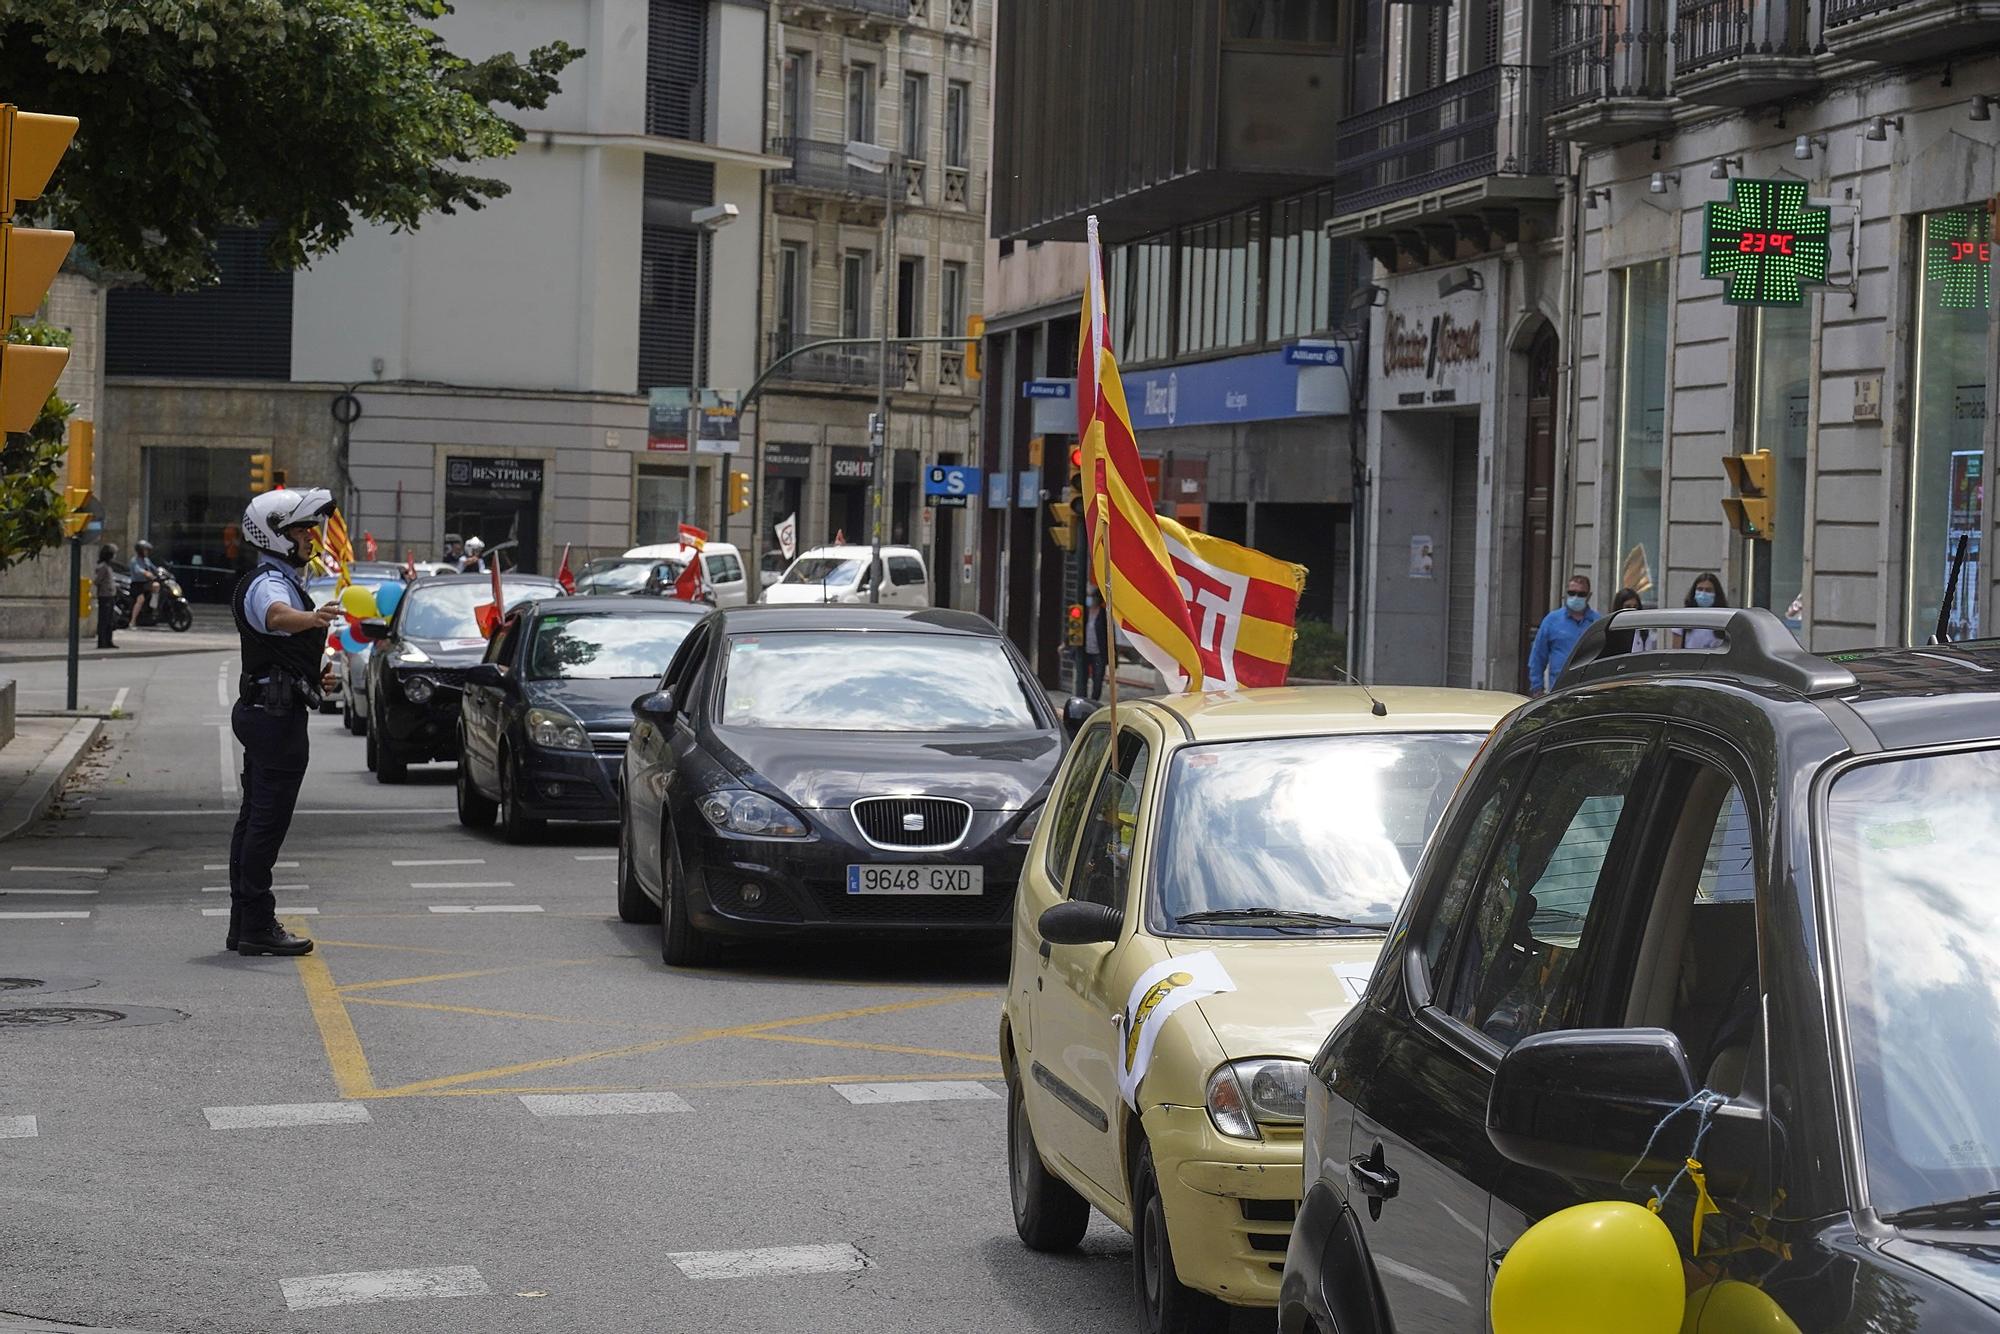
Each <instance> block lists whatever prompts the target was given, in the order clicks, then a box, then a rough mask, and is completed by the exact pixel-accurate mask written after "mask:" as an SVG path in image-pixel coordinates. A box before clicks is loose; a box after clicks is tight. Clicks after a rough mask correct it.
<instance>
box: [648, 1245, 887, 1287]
mask: <svg viewBox="0 0 2000 1334" xmlns="http://www.w3.org/2000/svg"><path fill="white" fill-rule="evenodd" d="M667 1261H668V1263H670V1264H671V1265H673V1267H674V1268H676V1269H678V1270H680V1271H681V1273H682V1275H683V1276H685V1277H687V1278H695V1279H707V1278H781V1277H784V1276H786V1275H790V1274H855V1273H859V1272H860V1271H862V1270H864V1269H873V1268H874V1267H875V1262H874V1261H873V1260H870V1259H869V1258H868V1257H867V1256H865V1255H863V1254H862V1253H861V1252H860V1251H859V1250H857V1249H856V1248H855V1247H854V1246H853V1245H852V1244H851V1243H848V1242H844V1241H843V1242H840V1243H838V1244H837V1245H832V1246H759V1247H757V1248H755V1249H754V1250H747V1251H682V1252H680V1253H678V1254H675V1255H669V1256H668V1257H667Z"/></svg>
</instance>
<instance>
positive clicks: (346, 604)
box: [340, 584, 382, 621]
mask: <svg viewBox="0 0 2000 1334" xmlns="http://www.w3.org/2000/svg"><path fill="white" fill-rule="evenodd" d="M340 609H341V610H342V611H344V612H346V613H347V614H348V615H349V616H352V617H354V618H355V619H356V620H361V621H365V620H370V619H372V618H374V617H378V616H380V615H381V614H382V610H381V608H379V607H377V606H376V605H375V594H374V592H373V590H371V589H368V588H365V587H363V586H362V585H360V584H349V585H348V586H347V587H346V588H343V589H342V590H340Z"/></svg>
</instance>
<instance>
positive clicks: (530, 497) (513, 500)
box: [444, 458, 543, 574]
mask: <svg viewBox="0 0 2000 1334" xmlns="http://www.w3.org/2000/svg"><path fill="white" fill-rule="evenodd" d="M444 468H445V474H444V526H445V531H446V532H449V533H457V534H459V535H460V536H461V537H473V536H477V537H478V538H479V539H480V540H481V541H483V542H484V543H486V545H487V546H489V547H493V546H498V545H499V544H501V543H503V542H512V543H513V544H514V545H513V546H512V547H511V548H510V549H509V550H508V551H507V553H506V555H505V556H504V557H503V558H502V565H503V568H507V569H514V570H519V571H520V572H522V573H523V574H537V573H540V569H541V549H542V469H543V465H542V461H541V460H540V459H475V458H447V459H446V460H445V464H444Z"/></svg>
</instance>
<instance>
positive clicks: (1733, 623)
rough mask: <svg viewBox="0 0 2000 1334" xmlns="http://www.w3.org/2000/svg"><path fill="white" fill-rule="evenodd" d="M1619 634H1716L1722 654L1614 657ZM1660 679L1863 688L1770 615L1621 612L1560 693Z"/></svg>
mask: <svg viewBox="0 0 2000 1334" xmlns="http://www.w3.org/2000/svg"><path fill="white" fill-rule="evenodd" d="M1613 629H1618V630H1713V631H1715V632H1716V633H1717V634H1719V635H1721V636H1722V639H1723V646H1722V647H1721V648H1696V649H1688V648H1668V649H1649V650H1647V651H1646V652H1643V653H1616V654H1606V653H1605V651H1604V649H1605V643H1606V637H1607V636H1608V635H1609V634H1610V633H1611V631H1612V630H1613ZM1655 672H1695V673H1705V674H1710V675H1715V676H1730V677H1735V678H1737V679H1739V680H1744V681H1762V682H1767V683H1769V684H1772V685H1779V686H1783V687H1785V688H1786V689H1788V690H1795V691H1797V692H1798V693H1799V694H1801V695H1808V696H1813V695H1837V694H1839V693H1841V692H1842V691H1846V690H1852V689H1854V688H1855V687H1856V686H1857V684H1859V683H1858V682H1857V681H1856V680H1855V678H1854V673H1853V672H1850V671H1849V670H1847V668H1845V667H1843V666H1841V665H1840V664H1839V663H1837V662H1830V661H1828V660H1827V659H1825V658H1822V657H1820V656H1819V655H1818V654H1816V653H1808V652H1807V651H1806V650H1805V649H1804V648H1803V647H1801V646H1800V644H1799V641H1798V640H1797V639H1795V638H1793V636H1792V632H1791V629H1790V628H1789V627H1788V626H1786V624H1785V623H1784V622H1783V621H1781V620H1779V619H1778V618H1777V617H1776V616H1774V615H1773V614H1771V613H1770V612H1769V611H1766V610H1765V609H1764V608H1762V607H1715V608H1701V607H1687V608H1676V609H1672V610H1662V611H1614V612H1612V613H1610V614H1609V615H1607V616H1600V617H1599V618H1598V619H1597V620H1595V621H1592V622H1591V623H1590V627H1589V628H1588V629H1586V630H1585V631H1584V632H1583V638H1582V639H1581V640H1579V641H1578V642H1577V646H1576V649H1575V651H1574V652H1572V653H1571V654H1570V656H1569V661H1568V663H1567V664H1565V666H1564V668H1563V674H1562V675H1561V676H1560V677H1558V678H1557V680H1556V686H1557V688H1561V687H1564V686H1571V685H1579V684H1582V683H1583V682H1586V681H1605V680H1611V679H1614V678H1617V677H1621V676H1639V675H1644V674H1649V673H1655Z"/></svg>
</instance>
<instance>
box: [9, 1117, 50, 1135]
mask: <svg viewBox="0 0 2000 1334" xmlns="http://www.w3.org/2000/svg"><path fill="white" fill-rule="evenodd" d="M41 1133H42V1131H41V1127H40V1126H38V1125H36V1124H35V1118H34V1117H32V1116H0V1139H35V1138H37V1137H38V1136H40V1135H41Z"/></svg>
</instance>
